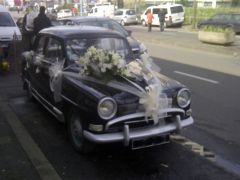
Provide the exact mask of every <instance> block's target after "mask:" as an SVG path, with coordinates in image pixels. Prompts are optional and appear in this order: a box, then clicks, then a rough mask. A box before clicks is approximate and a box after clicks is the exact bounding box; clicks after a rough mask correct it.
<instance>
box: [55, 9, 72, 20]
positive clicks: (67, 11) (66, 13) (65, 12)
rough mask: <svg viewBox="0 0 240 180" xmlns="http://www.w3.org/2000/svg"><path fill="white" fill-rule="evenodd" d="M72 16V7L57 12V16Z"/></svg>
mask: <svg viewBox="0 0 240 180" xmlns="http://www.w3.org/2000/svg"><path fill="white" fill-rule="evenodd" d="M71 16H72V11H71V9H61V10H60V11H59V12H58V13H57V18H65V17H71Z"/></svg>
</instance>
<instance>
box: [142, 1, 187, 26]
mask: <svg viewBox="0 0 240 180" xmlns="http://www.w3.org/2000/svg"><path fill="white" fill-rule="evenodd" d="M160 8H161V9H164V11H165V12H166V15H165V27H170V26H182V24H183V22H184V8H183V5H181V4H164V5H158V6H150V7H148V8H147V9H146V10H145V11H144V12H143V14H142V15H141V23H142V25H143V26H146V25H147V12H148V11H151V13H152V14H153V16H154V19H153V22H152V25H154V26H159V18H158V13H159V10H160Z"/></svg>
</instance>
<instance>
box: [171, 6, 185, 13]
mask: <svg viewBox="0 0 240 180" xmlns="http://www.w3.org/2000/svg"><path fill="white" fill-rule="evenodd" d="M171 12H172V14H174V13H181V12H183V7H182V6H174V7H171Z"/></svg>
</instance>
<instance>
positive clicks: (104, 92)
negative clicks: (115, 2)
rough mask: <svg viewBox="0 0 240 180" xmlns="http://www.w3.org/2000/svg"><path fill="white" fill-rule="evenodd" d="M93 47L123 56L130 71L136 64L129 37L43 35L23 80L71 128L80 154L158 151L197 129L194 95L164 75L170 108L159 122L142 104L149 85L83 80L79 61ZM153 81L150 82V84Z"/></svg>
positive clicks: (65, 31)
mask: <svg viewBox="0 0 240 180" xmlns="http://www.w3.org/2000/svg"><path fill="white" fill-rule="evenodd" d="M93 46H94V47H95V48H97V49H104V50H105V51H106V52H108V51H109V52H115V53H118V54H120V56H121V57H122V58H123V59H124V61H125V63H126V65H128V64H131V63H135V64H136V62H137V61H135V60H133V56H132V52H131V49H130V46H129V44H128V41H127V40H126V38H125V37H124V36H122V35H121V34H119V33H117V32H115V31H108V30H106V29H105V28H99V27H94V28H93V27H88V26H82V27H81V28H79V27H66V26H65V27H61V26H58V27H52V28H47V29H44V30H42V31H40V33H39V35H38V36H37V38H36V41H35V49H34V51H30V52H24V53H23V61H22V70H23V72H22V74H23V82H24V88H25V89H26V90H27V94H28V97H29V98H31V97H34V98H36V99H37V100H38V101H39V102H41V103H42V104H43V105H44V106H45V107H46V108H47V110H49V111H50V112H51V113H52V114H53V115H54V116H55V117H57V119H58V120H60V121H62V122H65V123H66V125H67V129H68V134H69V138H70V140H71V143H72V145H73V147H74V148H75V149H76V150H77V151H79V152H82V153H86V152H89V151H91V150H92V149H93V147H94V144H98V143H113V142H123V143H124V145H125V146H131V147H132V148H133V149H137V148H143V147H148V146H154V145H159V144H163V143H167V142H168V140H169V135H170V134H172V133H176V132H179V130H180V129H181V128H183V127H186V126H189V125H190V124H192V123H193V119H192V117H191V108H190V91H189V90H188V89H187V88H186V87H185V86H184V85H182V84H180V83H178V82H176V81H174V80H171V79H169V78H167V77H165V76H163V75H161V74H159V73H156V77H157V79H158V80H157V81H159V82H161V83H159V84H158V85H160V84H161V86H162V88H163V89H162V92H164V94H165V95H166V96H165V98H166V99H165V100H167V102H169V104H168V107H166V108H164V109H162V110H161V112H164V116H161V117H160V116H159V117H158V116H156V117H155V120H154V118H153V117H152V116H150V115H148V114H147V113H146V112H145V111H146V109H145V108H144V107H143V104H141V102H140V101H141V99H142V98H144V97H145V96H142V95H141V94H142V93H143V92H142V91H144V94H148V93H147V91H145V90H144V89H145V88H150V86H148V85H147V84H146V83H147V81H146V80H145V79H143V78H140V79H134V80H133V79H128V78H124V77H122V76H121V75H116V76H114V79H112V80H109V81H104V80H102V79H101V78H99V77H95V76H89V75H80V74H79V73H80V71H81V70H83V69H84V68H85V66H83V64H81V63H77V62H78V59H79V58H80V57H82V56H83V55H85V54H86V52H88V51H87V49H88V48H89V47H93ZM88 55H89V54H88ZM86 61H89V59H86ZM83 63H85V62H83ZM154 74H155V73H154ZM141 77H143V76H141ZM152 81H153V80H151V78H150V79H149V83H150V82H152ZM140 89H142V90H140ZM139 94H140V95H139ZM141 97H142V98H141ZM159 97H160V96H159ZM160 99H161V98H160ZM160 99H159V100H160Z"/></svg>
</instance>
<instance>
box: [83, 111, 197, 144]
mask: <svg viewBox="0 0 240 180" xmlns="http://www.w3.org/2000/svg"><path fill="white" fill-rule="evenodd" d="M173 120H174V121H173V122H172V123H168V124H159V125H156V126H152V127H148V128H141V129H130V128H129V126H128V125H127V124H125V125H124V130H123V132H114V133H107V134H94V133H92V132H89V131H87V130H84V132H83V134H84V137H85V138H86V139H88V140H89V141H91V142H94V143H111V142H121V141H122V142H123V143H124V145H125V146H128V145H129V143H130V141H131V140H135V139H147V138H151V137H155V136H161V135H166V134H170V133H174V132H179V131H180V130H181V129H182V128H184V127H186V126H189V125H191V124H193V122H194V121H193V118H192V117H191V116H190V117H188V118H186V119H184V120H181V118H180V115H176V116H175V117H173Z"/></svg>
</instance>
